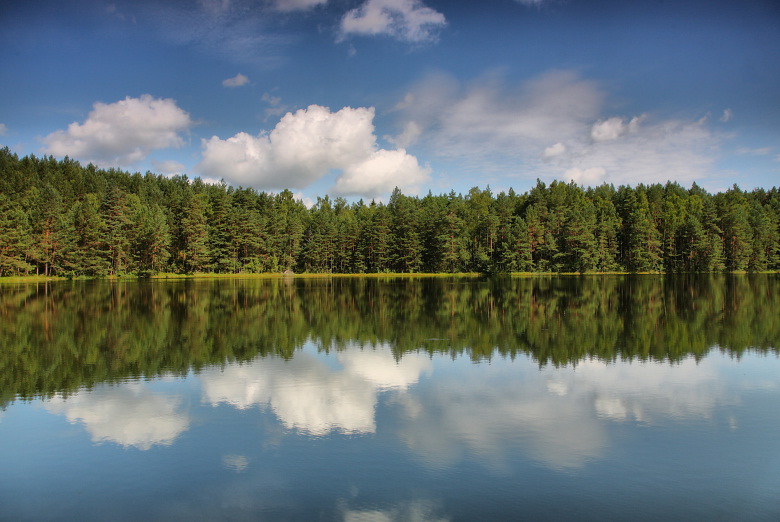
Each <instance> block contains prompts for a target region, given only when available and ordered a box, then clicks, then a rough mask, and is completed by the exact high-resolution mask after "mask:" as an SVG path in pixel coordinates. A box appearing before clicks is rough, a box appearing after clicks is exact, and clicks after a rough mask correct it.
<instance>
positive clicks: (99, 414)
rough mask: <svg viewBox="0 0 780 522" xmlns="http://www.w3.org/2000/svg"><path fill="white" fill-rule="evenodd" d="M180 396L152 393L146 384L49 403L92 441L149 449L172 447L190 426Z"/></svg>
mask: <svg viewBox="0 0 780 522" xmlns="http://www.w3.org/2000/svg"><path fill="white" fill-rule="evenodd" d="M184 402H185V401H184V398H183V397H182V395H180V394H166V393H162V392H154V391H152V390H151V389H150V388H149V386H148V385H147V384H146V383H143V382H134V383H125V384H121V385H118V386H108V385H99V386H96V387H95V389H93V390H90V391H80V392H78V393H75V394H73V395H71V396H70V397H67V398H65V397H62V396H59V395H58V396H55V397H53V398H51V399H50V400H48V401H46V402H45V403H44V404H45V407H46V409H47V410H48V411H50V412H51V413H54V414H58V415H64V416H65V417H66V418H67V419H68V422H70V423H72V424H76V423H79V424H83V425H84V428H85V429H86V430H87V431H88V432H89V434H90V436H91V438H92V441H93V442H106V441H109V442H114V443H116V444H119V445H121V446H124V447H131V446H132V447H135V448H138V449H140V450H148V449H149V448H151V447H152V446H153V445H155V444H162V445H169V444H171V443H173V441H174V440H175V439H176V438H177V437H178V436H179V435H180V434H181V433H182V432H184V431H185V430H187V428H188V427H189V424H190V418H189V412H188V411H187V410H186V409H185V408H184V407H183V403H184Z"/></svg>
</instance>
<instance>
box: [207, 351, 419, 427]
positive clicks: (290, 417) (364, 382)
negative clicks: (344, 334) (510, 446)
mask: <svg viewBox="0 0 780 522" xmlns="http://www.w3.org/2000/svg"><path fill="white" fill-rule="evenodd" d="M337 359H338V361H339V362H340V363H341V364H342V365H343V367H342V369H340V370H337V369H334V368H333V367H332V366H330V365H328V364H326V363H325V362H324V361H322V360H321V359H319V358H317V357H316V356H314V355H312V354H308V353H301V354H296V356H295V358H294V359H292V360H289V361H284V360H281V359H260V360H257V361H255V362H254V363H252V364H246V365H235V366H230V367H228V368H226V369H224V370H219V369H209V370H205V371H203V372H202V373H201V374H200V375H199V379H200V380H201V382H202V383H203V393H204V396H203V400H204V402H206V403H208V404H211V405H213V406H218V405H219V404H229V405H231V406H233V407H235V408H239V409H247V408H251V407H261V408H265V407H270V409H271V410H272V411H273V412H274V413H275V414H276V415H277V417H278V418H279V420H280V421H281V422H282V424H283V425H284V426H285V427H286V428H287V429H290V430H296V431H299V432H301V433H305V434H308V435H314V436H322V435H327V434H328V433H331V432H334V431H336V432H342V433H374V432H375V431H376V423H375V420H374V409H375V407H376V403H377V394H378V393H379V391H380V390H386V389H396V390H403V389H406V388H407V387H408V386H410V385H412V384H414V383H416V382H417V380H418V379H419V377H420V375H421V373H423V372H427V371H430V364H431V363H430V361H429V360H428V359H427V358H425V357H422V356H413V355H412V356H409V357H404V358H403V359H402V360H401V361H400V362H398V363H396V362H395V360H394V358H393V355H392V352H391V350H390V349H389V348H388V347H376V348H375V349H373V350H357V349H354V350H349V351H347V352H344V353H340V354H339V355H338V356H337Z"/></svg>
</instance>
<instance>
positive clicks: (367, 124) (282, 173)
mask: <svg viewBox="0 0 780 522" xmlns="http://www.w3.org/2000/svg"><path fill="white" fill-rule="evenodd" d="M373 119H374V109H373V108H366V107H359V108H356V109H353V108H351V107H345V108H343V109H341V110H339V111H337V112H335V113H334V112H331V111H330V109H328V108H327V107H321V106H319V105H311V106H309V107H308V108H307V109H300V110H298V111H296V112H295V113H291V112H288V113H287V114H286V115H285V116H284V117H282V119H281V120H280V121H279V123H278V124H277V125H276V127H275V128H274V129H273V130H272V131H271V132H270V133H265V132H264V133H261V134H259V135H258V136H251V135H250V134H247V133H245V132H240V133H238V134H236V135H235V136H233V137H231V138H228V139H226V140H223V139H220V138H218V137H217V136H213V137H212V138H211V139H208V140H203V142H202V149H203V151H202V154H203V160H202V161H201V162H200V163H199V164H198V165H197V166H196V170H197V171H198V172H200V173H201V174H203V175H205V176H209V177H213V178H217V179H219V178H225V179H226V180H228V181H230V182H232V183H235V184H240V185H244V186H252V187H256V188H259V189H264V190H265V189H279V188H304V187H306V186H308V185H309V184H311V183H313V182H314V181H316V180H318V179H320V178H322V177H323V176H325V175H326V174H328V173H329V172H330V171H333V170H335V171H341V175H340V176H339V178H338V179H337V181H336V186H335V187H334V190H335V191H336V192H337V193H339V194H362V195H365V196H376V195H378V194H381V193H383V192H386V191H388V188H387V187H388V185H389V184H390V185H391V186H390V190H392V188H393V187H395V186H399V187H406V188H407V189H410V190H412V191H414V190H415V187H416V186H417V185H418V184H419V183H422V182H423V181H425V180H426V179H427V177H428V169H426V168H422V167H420V165H419V164H418V162H417V159H416V158H415V157H413V156H410V155H409V154H407V153H406V151H405V150H403V149H398V150H394V151H391V150H385V149H380V148H379V147H378V145H377V143H376V135H375V134H374V124H373ZM391 178H392V183H391V182H390V181H389V180H390V179H391Z"/></svg>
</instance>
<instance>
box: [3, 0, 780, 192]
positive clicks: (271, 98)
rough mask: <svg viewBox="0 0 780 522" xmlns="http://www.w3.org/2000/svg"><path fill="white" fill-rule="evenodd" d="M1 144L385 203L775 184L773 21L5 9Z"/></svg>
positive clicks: (154, 4) (264, 5) (356, 6)
mask: <svg viewBox="0 0 780 522" xmlns="http://www.w3.org/2000/svg"><path fill="white" fill-rule="evenodd" d="M0 23H2V27H3V31H2V33H0V49H1V50H0V56H2V60H3V63H2V68H1V69H0V70H2V81H0V145H3V146H8V147H10V148H11V150H13V151H14V152H16V153H18V154H20V155H25V154H36V155H39V156H40V155H44V154H52V155H54V156H55V157H58V158H59V157H63V156H65V155H68V156H70V157H72V158H76V159H78V160H80V161H82V162H85V163H86V162H89V161H92V162H93V163H95V164H97V165H100V166H103V167H112V166H113V167H119V168H122V169H126V170H130V171H140V172H145V171H147V170H151V171H153V172H158V173H163V174H173V173H184V174H187V175H188V176H189V177H195V176H200V177H202V178H204V179H214V180H219V179H224V180H225V181H226V182H228V183H231V184H234V185H242V186H252V187H255V188H257V189H259V190H267V191H278V190H280V189H283V188H290V189H291V190H292V191H293V192H295V193H296V194H299V196H300V197H302V198H304V199H306V200H314V199H316V197H317V196H322V195H324V194H326V193H327V194H330V195H332V196H338V195H342V196H346V197H348V198H349V199H355V198H358V197H363V198H374V197H375V198H379V199H385V200H386V199H387V197H388V195H389V194H390V192H391V191H392V189H393V187H395V186H398V187H400V188H401V189H402V190H403V191H404V192H405V193H407V194H425V193H427V192H428V191H429V190H431V191H433V193H435V194H438V193H442V192H449V191H450V190H451V189H454V190H455V191H456V192H465V191H467V190H468V189H469V188H471V187H473V186H480V187H485V186H486V185H490V187H491V188H492V189H493V190H494V192H497V191H501V190H507V189H508V188H509V187H513V188H514V189H515V190H517V191H520V192H523V191H526V190H528V189H529V188H530V187H531V186H533V185H534V184H535V183H536V179H537V178H540V179H542V180H543V181H546V182H549V181H552V180H553V179H558V180H563V181H570V180H574V181H575V182H577V183H579V184H581V185H597V184H600V183H602V182H608V183H614V184H615V185H620V184H631V185H635V184H637V183H640V182H644V183H652V182H661V183H665V182H666V181H667V180H673V181H678V182H680V183H681V184H683V185H684V186H690V184H691V183H692V182H694V181H695V182H696V183H698V184H699V185H701V186H703V187H705V188H707V189H708V190H710V191H719V190H724V189H727V188H729V187H730V186H731V185H733V184H734V183H736V184H738V185H739V186H740V187H742V188H744V189H752V188H754V187H765V188H770V187H772V186H777V185H778V184H779V183H778V180H780V5H779V4H777V3H776V2H774V1H771V0H766V1H760V0H745V1H740V2H735V1H720V0H709V1H692V0H676V1H663V0H645V1H628V0H623V1H617V0H614V1H613V0H604V1H599V0H483V1H480V2H476V1H444V0H438V1H434V0H254V1H249V0H180V1H170V2H159V1H146V0H139V1H129V0H118V1H102V0H84V1H68V0H60V1H34V0H28V1H23V2H22V1H19V2H16V1H6V2H4V3H3V4H2V5H0Z"/></svg>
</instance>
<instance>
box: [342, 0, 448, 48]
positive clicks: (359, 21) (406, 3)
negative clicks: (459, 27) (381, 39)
mask: <svg viewBox="0 0 780 522" xmlns="http://www.w3.org/2000/svg"><path fill="white" fill-rule="evenodd" d="M446 23H447V22H446V20H445V18H444V15H443V14H441V13H439V12H438V11H436V10H434V9H431V8H430V7H427V6H425V5H424V4H423V3H422V2H421V1H420V0H367V1H366V2H365V3H364V4H362V5H361V6H359V7H356V8H355V9H352V10H350V11H348V12H347V13H346V14H345V15H344V17H343V18H342V19H341V28H340V38H341V39H343V38H346V37H347V36H350V35H361V36H379V35H386V36H391V37H393V38H396V39H398V40H401V41H406V42H416V43H417V42H426V41H430V40H433V39H435V38H436V31H438V30H439V29H441V28H442V27H444V26H445V25H446Z"/></svg>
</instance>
